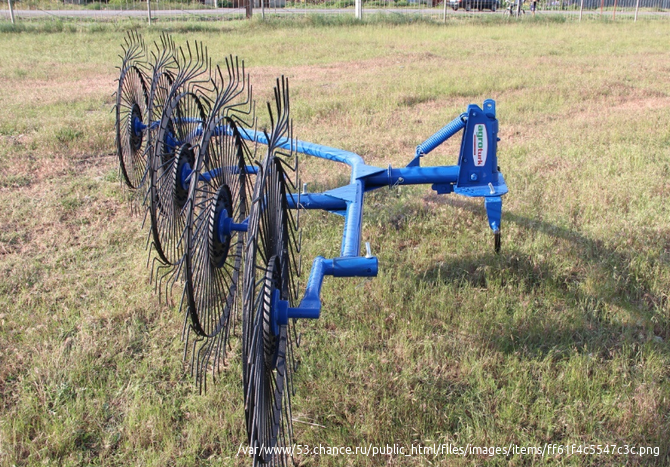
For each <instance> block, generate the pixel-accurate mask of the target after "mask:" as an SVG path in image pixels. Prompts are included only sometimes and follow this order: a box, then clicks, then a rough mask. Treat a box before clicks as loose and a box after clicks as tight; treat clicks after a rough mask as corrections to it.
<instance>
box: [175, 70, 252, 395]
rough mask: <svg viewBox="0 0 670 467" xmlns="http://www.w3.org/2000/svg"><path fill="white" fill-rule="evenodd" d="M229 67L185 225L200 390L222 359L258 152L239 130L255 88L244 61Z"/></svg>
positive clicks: (219, 76)
mask: <svg viewBox="0 0 670 467" xmlns="http://www.w3.org/2000/svg"><path fill="white" fill-rule="evenodd" d="M226 68H227V71H228V73H227V77H226V78H224V73H222V71H221V68H220V67H217V69H216V73H215V74H214V79H213V81H212V86H213V89H214V94H215V95H216V98H215V99H214V101H213V102H212V103H211V105H210V107H211V112H210V114H209V116H208V118H207V122H206V124H205V125H204V131H203V134H202V138H201V139H200V142H199V152H198V159H197V162H196V165H195V167H194V171H193V174H192V176H191V181H190V193H189V198H188V199H189V205H188V207H187V222H186V230H185V232H184V234H185V235H184V236H185V240H186V251H185V255H184V262H183V269H184V277H185V279H186V281H185V285H184V288H185V290H184V294H183V295H182V309H184V308H185V309H186V315H187V318H188V322H190V325H188V327H185V329H184V335H185V341H186V344H185V347H186V348H185V351H186V352H185V353H188V352H189V351H191V349H190V348H189V337H190V333H191V332H193V333H194V334H195V341H194V342H193V346H192V351H191V352H192V354H191V372H192V374H195V377H196V384H198V386H199V387H200V390H201V391H202V389H203V387H204V388H205V390H206V373H207V370H208V369H210V368H211V370H212V376H213V377H215V375H216V373H217V372H218V371H219V369H220V364H221V363H222V361H224V360H225V355H226V344H227V343H228V337H229V330H230V324H231V321H234V318H235V313H233V311H234V309H235V305H236V296H237V295H238V292H239V288H238V284H239V282H240V275H241V269H242V262H243V261H242V260H243V255H244V241H245V237H246V236H245V233H244V232H243V230H244V228H241V229H240V226H243V225H244V221H245V219H246V218H247V215H248V214H249V203H250V202H251V186H252V182H253V179H252V178H251V177H252V175H251V174H249V173H247V166H248V165H250V164H251V163H252V161H253V160H254V156H253V154H252V153H251V152H250V150H249V148H248V147H247V145H246V143H245V141H244V140H243V139H242V137H241V135H240V133H239V130H238V127H239V126H242V127H245V126H246V127H248V126H250V125H249V123H248V122H244V121H243V120H242V118H243V117H245V116H247V117H249V116H251V120H252V121H253V115H252V109H253V103H252V99H251V88H250V86H249V85H248V76H246V75H245V73H244V62H242V64H241V66H240V63H239V61H238V60H237V59H236V58H233V57H230V58H229V59H226ZM231 224H236V228H235V229H233V228H232V225H231ZM185 326H186V323H185Z"/></svg>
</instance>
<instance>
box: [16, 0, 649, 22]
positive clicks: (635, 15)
mask: <svg viewBox="0 0 670 467" xmlns="http://www.w3.org/2000/svg"><path fill="white" fill-rule="evenodd" d="M7 3H9V17H10V18H12V24H15V23H14V8H12V0H7ZM635 16H636V17H637V14H636V15H635Z"/></svg>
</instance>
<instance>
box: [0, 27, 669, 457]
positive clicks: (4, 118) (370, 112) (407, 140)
mask: <svg viewBox="0 0 670 467" xmlns="http://www.w3.org/2000/svg"><path fill="white" fill-rule="evenodd" d="M169 27H171V28H173V29H174V30H175V39H176V41H177V42H178V43H182V44H183V43H184V42H185V41H186V40H198V41H203V42H204V43H205V44H206V45H207V46H208V47H209V53H210V55H211V56H212V57H213V59H214V61H215V62H216V63H223V60H224V58H225V57H226V56H227V55H229V54H237V55H239V56H240V57H241V58H244V59H245V64H246V68H247V70H248V71H249V72H250V73H251V76H252V83H253V85H254V92H255V94H256V97H257V99H258V101H259V104H262V103H263V102H264V101H265V100H267V99H268V98H270V96H271V90H272V85H273V84H274V80H275V78H276V77H277V76H279V75H282V74H283V75H286V76H287V77H288V78H289V80H290V83H291V98H292V101H291V104H292V110H293V117H294V125H295V135H296V136H297V137H299V138H300V139H303V140H307V141H314V142H318V143H321V144H326V145H330V146H335V147H341V148H344V149H348V150H352V151H355V152H358V153H359V154H361V155H362V156H363V157H365V159H366V161H368V163H371V164H377V165H379V166H381V167H386V166H387V165H388V164H392V165H393V166H394V167H398V166H403V165H405V164H406V163H407V162H408V161H409V160H410V158H411V157H412V154H413V150H414V147H415V146H416V145H417V144H418V143H419V142H421V141H422V140H423V139H425V138H427V137H428V136H429V135H431V134H432V133H433V132H434V131H436V130H437V129H438V128H440V127H441V126H443V125H444V124H445V123H446V122H448V121H450V120H451V119H453V118H454V117H455V116H457V115H458V114H459V113H461V112H463V111H464V110H465V108H466V106H467V105H468V104H469V103H478V104H480V105H481V103H482V101H483V100H484V99H485V98H494V99H496V100H497V106H498V118H499V120H500V134H499V136H500V138H501V141H500V143H499V146H498V148H499V154H498V156H499V164H500V166H501V169H502V171H503V172H504V174H505V177H506V180H507V183H508V185H509V187H510V194H509V195H508V196H506V197H505V199H504V217H503V249H502V253H501V254H500V255H498V256H496V255H494V254H493V239H492V236H491V235H490V233H489V231H488V227H487V224H486V217H485V214H484V210H483V205H482V202H481V200H479V201H476V200H468V199H465V198H459V197H456V196H454V195H450V196H438V195H436V194H435V193H434V192H432V191H431V190H430V187H429V186H424V187H409V188H408V187H403V188H394V189H383V190H379V191H378V192H376V193H372V194H371V195H370V196H369V197H367V201H366V206H365V219H364V229H363V237H364V238H363V239H364V241H370V242H371V244H372V251H373V254H375V255H377V256H378V257H379V260H380V274H379V276H378V277H377V278H375V279H372V280H363V279H334V278H329V279H327V280H326V282H325V284H324V289H323V303H324V308H323V313H322V318H321V319H320V320H319V321H317V322H311V323H301V325H300V328H301V330H302V334H303V335H302V342H303V346H302V347H301V349H300V360H301V365H300V370H299V372H298V373H297V374H296V390H297V392H296V396H295V397H294V399H293V402H294V407H293V417H294V418H295V419H297V420H300V421H305V422H309V423H313V424H315V425H319V426H313V425H308V424H304V423H296V424H295V425H294V426H295V432H296V433H295V434H296V440H297V442H300V443H302V444H308V445H310V446H314V445H319V444H321V445H324V446H326V445H329V446H354V447H355V446H359V445H363V446H367V445H369V444H370V443H372V444H373V445H386V444H394V443H396V444H401V445H404V446H410V445H411V444H415V445H418V444H432V443H452V444H454V445H462V446H465V445H466V444H468V443H470V444H471V445H475V446H503V445H504V446H507V445H509V444H510V443H517V444H519V445H531V446H542V445H544V443H555V444H564V445H565V444H573V443H574V444H596V445H597V444H603V445H604V444H617V445H622V444H630V445H643V446H654V447H659V456H658V457H654V456H646V457H643V458H639V457H635V456H611V455H610V456H607V455H604V456H583V455H574V456H570V457H568V456H558V457H553V456H552V457H550V458H546V459H540V458H533V457H529V456H521V455H515V456H512V457H510V458H504V457H502V456H498V457H492V458H488V457H485V456H481V457H474V458H473V457H470V458H455V457H451V456H446V457H445V456H437V457H434V456H423V457H422V456H418V457H411V458H398V457H388V456H382V457H377V458H364V457H330V456H316V457H299V458H298V459H297V461H298V462H299V463H302V464H304V465H325V466H329V465H482V464H484V463H486V464H487V465H531V464H532V465H545V464H546V465H612V466H615V465H622V464H627V465H650V464H656V465H665V464H667V463H668V462H670V458H669V457H668V450H669V449H670V444H669V442H668V439H669V438H668V436H667V435H668V433H669V432H670V418H668V414H669V413H670V385H669V381H668V377H669V373H670V370H669V368H670V348H669V346H668V342H669V340H670V305H669V304H668V291H669V290H670V207H669V206H668V203H669V202H670V200H669V199H668V194H669V193H670V181H669V178H668V177H669V176H670V154H669V153H668V151H669V149H668V148H670V92H669V91H668V90H669V89H670V68H669V65H668V63H670V60H669V59H670V52H669V50H670V49H669V48H668V39H667V38H668V29H669V26H668V25H667V24H666V23H665V22H661V21H639V22H638V23H636V24H633V23H629V22H626V23H617V24H606V23H598V22H585V23H583V24H576V23H566V24H554V23H551V22H535V23H534V22H524V23H522V24H507V23H501V24H452V23H450V24H449V25H447V26H442V25H437V24H428V23H421V24H409V25H389V24H386V25H384V24H368V25H356V24H352V25H345V26H339V27H312V26H310V25H304V24H303V25H300V27H295V24H284V25H282V24H277V23H276V22H274V23H270V24H268V25H266V26H264V25H263V24H261V23H258V22H253V23H251V24H237V23H225V24H224V25H222V26H221V27H220V28H219V29H214V30H204V31H191V32H185V31H186V30H187V29H189V28H188V27H184V28H183V29H180V28H179V27H178V26H177V25H175V24H170V26H169ZM29 29H30V28H28V29H26V30H24V31H23V32H21V33H16V34H14V33H6V34H5V33H3V34H0V82H1V83H2V85H1V86H0V109H1V112H0V219H2V221H1V222H0V465H3V466H5V465H6V466H11V465H67V466H69V465H119V466H126V465H147V466H152V465H155V466H164V465H184V466H190V465H246V464H248V459H242V458H238V457H236V453H237V451H238V447H239V446H240V444H241V443H244V441H245V427H244V415H243V414H244V407H243V402H242V390H241V386H242V384H241V378H240V365H239V358H237V357H235V355H236V354H237V353H239V344H238V343H237V341H236V340H235V339H234V340H233V343H232V352H231V355H233V356H232V357H231V358H230V361H229V363H228V369H227V371H226V372H224V373H222V374H221V375H220V376H219V378H218V379H217V383H216V384H209V385H208V391H207V393H206V394H204V395H199V394H197V391H196V390H195V389H194V385H193V381H192V379H191V377H190V375H189V373H188V371H187V370H186V369H185V368H184V365H183V363H182V344H181V342H180V340H179V336H180V333H181V329H182V324H183V317H182V316H181V315H180V314H179V312H178V302H179V297H180V293H181V291H180V290H179V289H180V287H179V286H175V289H174V291H173V293H172V295H170V296H169V297H168V300H167V301H165V300H164V301H163V302H162V303H159V301H158V297H157V295H156V294H155V293H154V286H153V285H152V284H151V283H150V281H149V270H148V269H147V268H146V267H145V265H146V263H147V253H146V251H145V245H146V233H147V232H146V231H147V228H146V227H147V226H146V225H145V226H144V227H143V226H142V219H143V216H142V214H139V215H133V213H132V211H131V208H130V207H129V204H128V202H127V201H128V194H127V193H126V192H125V191H124V190H123V189H122V188H121V187H120V184H119V181H118V169H117V159H116V156H115V153H114V137H113V124H114V121H113V118H114V116H113V114H112V113H111V108H112V105H113V98H112V93H113V92H114V90H115V82H114V80H115V79H116V77H117V76H118V70H117V69H116V68H115V67H116V66H118V65H119V64H120V59H119V58H118V54H119V53H120V47H119V44H120V43H121V41H122V39H123V34H124V31H123V29H124V27H118V28H116V27H112V26H106V27H102V28H100V30H97V31H96V30H87V29H86V28H80V27H72V28H67V27H66V28H64V29H63V28H57V29H58V31H61V32H54V33H45V32H44V31H41V32H40V31H34V32H31V31H30V30H29ZM143 33H144V34H145V37H146V39H147V42H149V41H151V40H155V39H157V38H158V35H159V33H160V30H159V29H158V28H156V29H153V28H152V29H144V30H143ZM263 107H264V106H263V105H259V106H258V108H259V109H261V108H263ZM263 118H264V117H263ZM458 147H459V141H450V142H449V143H447V144H446V145H444V146H443V147H441V148H439V149H438V150H436V151H435V152H434V153H432V154H431V155H430V156H428V157H426V158H425V159H424V161H423V162H424V164H453V163H455V161H456V155H457V153H458ZM301 162H302V167H303V170H304V173H303V179H304V181H308V182H310V190H311V191H316V190H321V189H327V188H332V187H335V186H337V185H338V184H341V183H343V182H346V177H347V170H346V168H344V167H339V166H334V165H333V164H330V163H327V162H325V161H320V160H312V159H302V160H301ZM302 219H303V220H304V224H303V225H304V232H303V244H304V247H305V248H304V258H303V265H304V266H306V265H308V264H310V262H311V259H312V258H313V257H314V256H315V255H317V254H322V255H324V256H328V257H333V256H337V254H338V252H339V242H340V237H341V228H342V220H341V219H340V218H337V217H334V216H332V215H329V214H325V213H318V212H309V213H306V214H305V215H304V217H302ZM239 329H240V328H239V327H238V328H237V331H236V332H237V333H238V334H239Z"/></svg>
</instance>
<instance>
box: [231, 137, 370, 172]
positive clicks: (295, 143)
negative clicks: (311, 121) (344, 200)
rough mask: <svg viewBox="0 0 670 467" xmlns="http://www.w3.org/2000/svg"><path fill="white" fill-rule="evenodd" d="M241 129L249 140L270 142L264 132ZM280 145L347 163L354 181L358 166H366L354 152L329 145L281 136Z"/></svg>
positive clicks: (283, 147)
mask: <svg viewBox="0 0 670 467" xmlns="http://www.w3.org/2000/svg"><path fill="white" fill-rule="evenodd" d="M224 128H228V129H227V130H226V131H227V132H228V133H229V134H232V130H230V129H229V127H224ZM239 130H240V135H241V136H242V138H244V139H246V140H248V141H255V142H257V143H260V144H268V139H267V137H266V136H265V133H263V132H260V131H255V130H251V129H248V128H239ZM278 146H279V147H280V148H282V149H287V150H291V149H293V150H294V151H296V152H299V153H301V154H307V155H308V156H314V157H320V158H321V159H327V160H330V161H334V162H341V163H343V164H347V165H349V166H351V168H352V172H351V180H352V181H353V180H355V179H356V178H358V175H359V173H358V168H359V167H365V162H364V161H363V158H362V157H361V156H359V155H358V154H356V153H353V152H349V151H343V150H342V149H337V148H331V147H328V146H322V145H320V144H314V143H308V142H305V141H299V140H291V139H288V138H281V139H280V140H279V144H278Z"/></svg>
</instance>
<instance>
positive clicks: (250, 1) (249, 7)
mask: <svg viewBox="0 0 670 467" xmlns="http://www.w3.org/2000/svg"><path fill="white" fill-rule="evenodd" d="M246 7H247V8H246V13H247V19H251V17H252V16H253V14H254V0H247V5H246Z"/></svg>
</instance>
